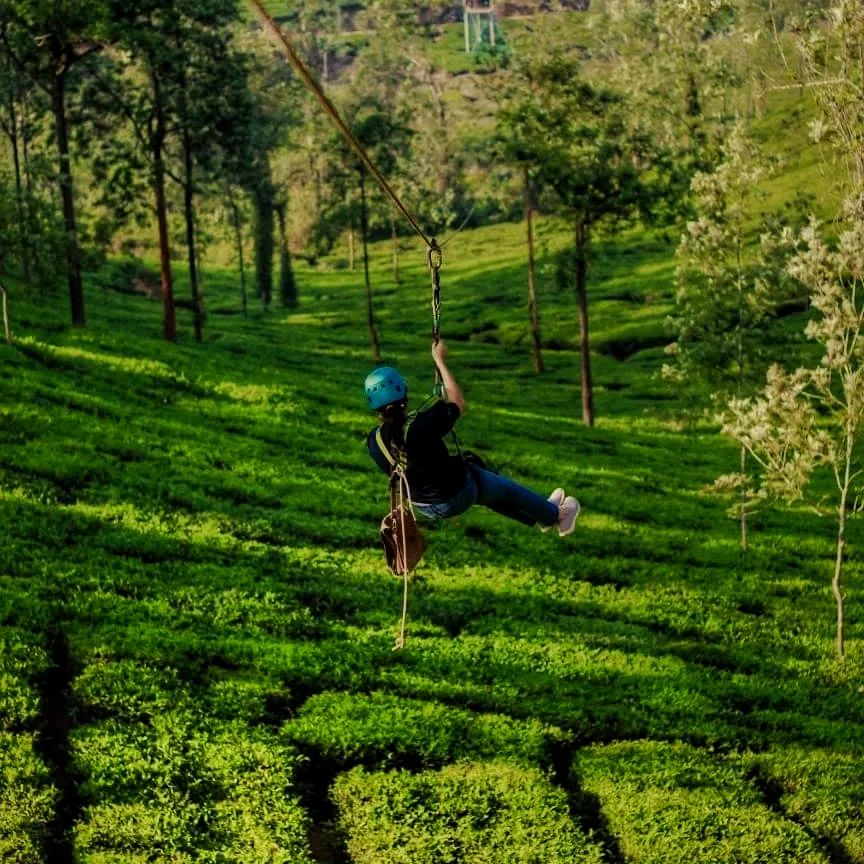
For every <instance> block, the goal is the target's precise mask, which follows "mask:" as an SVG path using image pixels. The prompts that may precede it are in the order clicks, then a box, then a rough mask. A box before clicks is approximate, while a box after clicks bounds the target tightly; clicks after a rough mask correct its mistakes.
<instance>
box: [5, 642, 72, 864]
mask: <svg viewBox="0 0 864 864" xmlns="http://www.w3.org/2000/svg"><path fill="white" fill-rule="evenodd" d="M49 664H50V658H49V656H48V654H47V652H46V651H45V649H44V648H43V647H42V646H41V645H40V644H39V640H38V638H37V637H36V636H35V635H34V634H32V633H27V632H26V631H24V632H22V631H18V630H16V629H14V628H10V629H8V630H6V631H5V632H4V633H2V635H0V860H2V861H8V862H10V864H37V862H42V861H43V860H44V859H43V857H42V856H43V854H44V849H43V847H44V844H45V840H46V838H47V836H48V830H49V825H50V823H51V821H52V819H53V814H54V806H55V804H56V801H57V797H58V796H57V790H56V788H55V786H54V784H53V781H52V777H51V774H50V771H49V770H48V767H47V766H46V765H45V762H44V760H43V758H42V756H41V755H40V753H39V752H38V750H37V747H36V739H37V725H38V721H39V716H40V698H39V692H38V690H37V687H36V685H37V681H38V678H39V677H40V676H41V675H43V674H44V673H45V671H46V669H47V667H48V666H49Z"/></svg>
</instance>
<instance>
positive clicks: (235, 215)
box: [228, 189, 249, 318]
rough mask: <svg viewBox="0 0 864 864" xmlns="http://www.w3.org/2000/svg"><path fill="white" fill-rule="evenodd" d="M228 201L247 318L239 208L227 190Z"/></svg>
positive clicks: (247, 308) (244, 315)
mask: <svg viewBox="0 0 864 864" xmlns="http://www.w3.org/2000/svg"><path fill="white" fill-rule="evenodd" d="M228 201H229V204H230V206H231V214H232V221H233V222H234V243H235V246H236V248H237V264H238V266H239V268H240V297H241V300H242V303H243V317H244V318H248V317H249V299H248V296H247V293H246V266H245V264H244V262H243V233H242V231H241V229H240V208H239V207H238V206H237V201H236V199H235V198H234V193H233V192H232V191H231V190H230V189H229V190H228Z"/></svg>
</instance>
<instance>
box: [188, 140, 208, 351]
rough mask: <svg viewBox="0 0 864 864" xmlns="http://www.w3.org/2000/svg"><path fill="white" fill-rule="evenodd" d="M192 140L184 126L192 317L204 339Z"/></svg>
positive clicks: (196, 331)
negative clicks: (196, 232)
mask: <svg viewBox="0 0 864 864" xmlns="http://www.w3.org/2000/svg"><path fill="white" fill-rule="evenodd" d="M193 173H194V167H193V165H192V142H191V141H190V138H189V128H188V126H186V124H185V123H184V126H183V215H184V218H185V221H186V253H187V256H188V259H189V287H190V288H191V289H192V317H193V326H194V328H195V341H196V342H201V341H202V339H203V335H204V334H203V328H204V314H203V308H202V302H201V281H200V276H199V270H198V252H197V243H196V238H195V188H194V186H193V181H194V178H193Z"/></svg>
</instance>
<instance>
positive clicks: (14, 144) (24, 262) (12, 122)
mask: <svg viewBox="0 0 864 864" xmlns="http://www.w3.org/2000/svg"><path fill="white" fill-rule="evenodd" d="M8 132H9V144H10V146H11V148H12V167H13V170H14V172H15V209H16V215H17V217H18V245H19V248H20V254H21V275H22V277H23V279H24V287H25V288H27V290H28V291H29V290H30V287H31V285H32V280H31V276H30V241H29V239H28V234H27V223H28V219H27V212H26V210H25V207H24V184H23V180H22V177H21V153H20V135H19V125H18V109H17V107H16V105H15V97H14V95H13V94H12V93H10V94H9V130H8Z"/></svg>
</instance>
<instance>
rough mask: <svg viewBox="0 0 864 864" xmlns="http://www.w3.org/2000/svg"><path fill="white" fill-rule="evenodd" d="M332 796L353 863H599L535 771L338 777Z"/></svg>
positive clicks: (557, 792) (489, 767)
mask: <svg viewBox="0 0 864 864" xmlns="http://www.w3.org/2000/svg"><path fill="white" fill-rule="evenodd" d="M331 795H332V798H333V801H334V803H335V804H336V806H337V808H338V811H339V824H340V826H341V829H342V830H343V831H344V832H345V835H346V838H347V846H348V851H349V854H350V856H351V860H352V862H353V864H407V862H410V864H502V862H506V864H600V862H601V861H602V860H603V857H602V853H601V849H600V847H599V845H597V844H595V843H594V842H593V841H592V840H591V839H590V838H589V837H587V836H585V835H584V834H582V833H580V832H579V831H578V830H577V829H576V827H575V826H574V824H573V822H572V820H571V819H570V815H569V812H568V809H567V797H566V793H564V792H563V791H562V790H561V789H558V788H556V787H555V786H553V785H552V784H551V783H550V782H549V780H548V779H547V778H546V776H545V775H544V774H543V773H541V772H540V771H538V770H536V769H531V768H525V767H521V766H516V765H510V764H502V763H462V764H456V765H448V766H446V767H444V768H442V769H441V770H440V771H425V772H423V773H421V774H411V773H409V772H408V771H405V770H399V771H389V772H378V773H370V772H367V771H366V770H365V769H364V768H362V767H361V768H355V769H353V770H352V771H349V772H347V773H345V774H342V775H340V776H339V777H337V779H336V782H335V783H334V784H333V788H332V792H331Z"/></svg>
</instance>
